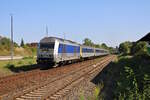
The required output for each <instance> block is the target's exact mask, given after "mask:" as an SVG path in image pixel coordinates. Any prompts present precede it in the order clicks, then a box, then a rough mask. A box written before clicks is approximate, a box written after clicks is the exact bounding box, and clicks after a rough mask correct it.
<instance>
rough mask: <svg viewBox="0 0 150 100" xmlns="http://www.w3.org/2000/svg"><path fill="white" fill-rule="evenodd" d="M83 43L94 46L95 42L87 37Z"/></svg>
mask: <svg viewBox="0 0 150 100" xmlns="http://www.w3.org/2000/svg"><path fill="white" fill-rule="evenodd" d="M83 45H86V46H93V45H94V43H93V42H92V41H91V40H90V39H89V38H85V39H84V40H83Z"/></svg>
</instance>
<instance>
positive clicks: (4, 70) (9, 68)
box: [0, 57, 36, 77]
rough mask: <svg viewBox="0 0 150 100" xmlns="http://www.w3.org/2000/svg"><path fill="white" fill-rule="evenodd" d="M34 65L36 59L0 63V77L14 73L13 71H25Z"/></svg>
mask: <svg viewBox="0 0 150 100" xmlns="http://www.w3.org/2000/svg"><path fill="white" fill-rule="evenodd" d="M33 64H36V58H30V57H29V58H27V57H26V58H24V59H19V60H13V61H11V60H9V61H0V77H1V76H6V75H10V74H13V73H15V70H16V71H17V70H21V69H22V70H25V69H26V70H27V69H29V67H30V65H33Z"/></svg>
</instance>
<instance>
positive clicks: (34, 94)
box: [0, 56, 114, 100]
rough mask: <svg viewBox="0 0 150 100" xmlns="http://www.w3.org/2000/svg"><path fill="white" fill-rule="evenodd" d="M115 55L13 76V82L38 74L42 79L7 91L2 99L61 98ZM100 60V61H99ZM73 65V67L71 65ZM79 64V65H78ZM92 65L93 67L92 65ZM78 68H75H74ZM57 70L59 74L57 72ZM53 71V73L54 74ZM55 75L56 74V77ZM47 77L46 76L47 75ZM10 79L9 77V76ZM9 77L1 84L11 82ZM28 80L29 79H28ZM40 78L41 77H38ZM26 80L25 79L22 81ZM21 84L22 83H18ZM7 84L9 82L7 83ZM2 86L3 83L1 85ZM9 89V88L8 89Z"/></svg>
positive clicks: (89, 77) (35, 99) (1, 81)
mask: <svg viewBox="0 0 150 100" xmlns="http://www.w3.org/2000/svg"><path fill="white" fill-rule="evenodd" d="M113 58H114V56H107V57H104V58H101V61H100V62H98V61H97V60H95V61H94V62H93V61H92V60H90V61H87V62H86V61H85V62H83V63H82V64H80V63H78V64H74V65H73V64H72V65H67V66H68V68H70V70H69V69H65V68H64V67H61V68H62V69H63V70H61V71H58V69H60V68H55V69H53V70H52V71H50V70H46V71H44V72H40V71H39V70H37V71H34V72H33V73H32V72H29V73H26V74H21V75H18V76H16V77H17V78H15V76H12V78H10V80H11V81H12V82H14V81H13V80H15V81H19V80H20V79H22V78H23V79H22V80H24V78H27V77H28V78H29V77H32V78H30V79H33V78H35V77H37V75H39V76H40V78H41V80H40V82H37V81H36V80H34V81H35V82H37V83H36V84H34V85H33V84H31V85H30V86H26V88H22V90H18V91H15V92H14V91H13V92H12V93H7V94H4V95H2V96H1V99H2V100H26V99H27V100H45V99H50V100H51V99H60V98H62V97H63V96H65V94H66V93H67V92H69V90H71V89H72V88H73V87H75V86H76V85H77V84H80V83H81V82H82V81H84V80H86V79H91V78H92V77H93V76H95V75H96V74H97V73H98V72H99V71H100V70H102V69H103V68H104V67H105V66H106V65H107V64H108V63H109V62H110V61H111V60H112V59H113ZM97 62H98V63H97ZM69 66H72V67H69ZM76 66H78V67H76ZM91 66H92V67H91ZM74 68H76V69H75V70H72V69H74ZM55 71H57V72H56V73H57V75H56V73H55ZM63 71H64V72H66V73H63V74H59V73H61V72H63ZM52 73H53V74H52ZM53 75H56V76H55V77H54V76H53ZM44 76H45V77H46V78H45V77H44ZM8 79H9V78H8ZM8 79H2V80H0V84H3V83H5V82H6V83H7V82H8V83H9V81H8ZM26 80H28V79H26ZM37 80H39V78H38V79H37ZM22 82H24V81H22ZM18 84H20V83H18ZM5 85H7V84H5ZM26 85H27V84H26ZM0 86H1V85H0ZM8 90H9V89H8Z"/></svg>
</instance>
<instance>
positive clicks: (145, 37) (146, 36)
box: [137, 32, 150, 42]
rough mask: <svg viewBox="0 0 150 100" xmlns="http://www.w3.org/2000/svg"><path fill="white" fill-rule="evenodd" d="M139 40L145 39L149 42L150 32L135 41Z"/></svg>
mask: <svg viewBox="0 0 150 100" xmlns="http://www.w3.org/2000/svg"><path fill="white" fill-rule="evenodd" d="M139 41H146V42H150V32H149V33H147V34H146V35H145V36H144V37H142V38H141V39H139V40H138V41H137V42H139Z"/></svg>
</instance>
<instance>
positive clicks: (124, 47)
mask: <svg viewBox="0 0 150 100" xmlns="http://www.w3.org/2000/svg"><path fill="white" fill-rule="evenodd" d="M131 47H132V42H129V41H126V42H123V43H121V44H120V45H119V52H120V53H122V54H123V55H128V54H130V53H131Z"/></svg>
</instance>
